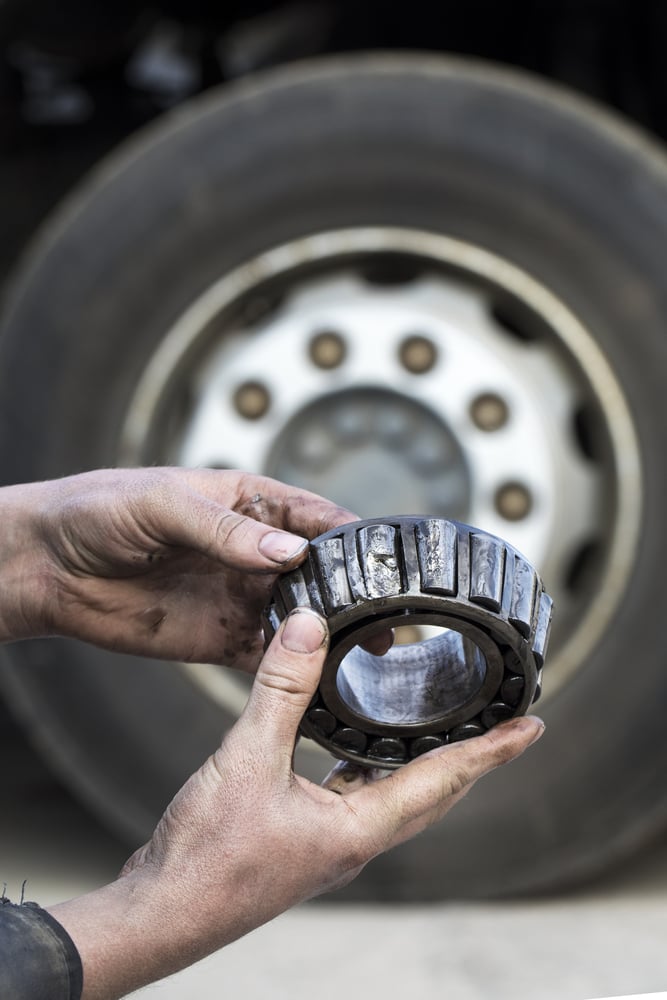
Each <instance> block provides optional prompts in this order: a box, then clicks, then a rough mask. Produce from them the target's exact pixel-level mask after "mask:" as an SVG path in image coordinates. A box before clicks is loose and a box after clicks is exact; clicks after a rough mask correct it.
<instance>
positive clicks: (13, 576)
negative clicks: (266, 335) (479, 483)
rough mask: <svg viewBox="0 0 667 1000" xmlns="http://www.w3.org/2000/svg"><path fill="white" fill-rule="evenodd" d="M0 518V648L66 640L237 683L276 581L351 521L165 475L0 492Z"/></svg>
mask: <svg viewBox="0 0 667 1000" xmlns="http://www.w3.org/2000/svg"><path fill="white" fill-rule="evenodd" d="M0 511H1V512H2V515H3V525H4V526H5V527H3V533H4V540H3V542H2V545H3V547H4V551H3V552H2V553H1V555H2V560H1V564H2V573H3V574H4V578H3V594H4V595H5V597H4V598H3V607H2V611H1V617H0V639H17V638H24V637H28V636H33V635H45V634H58V635H68V636H74V637H76V638H78V639H84V640H87V641H89V642H93V643H95V644H97V645H100V646H105V647H107V648H109V649H114V650H119V651H123V652H131V653H135V654H137V655H143V656H153V657H159V658H164V659H173V660H187V661H205V662H209V663H224V664H226V665H228V666H234V667H237V668H240V669H243V670H249V671H254V670H255V669H256V667H257V664H258V662H259V660H260V657H261V651H262V636H261V631H260V612H261V609H262V607H263V606H264V604H265V603H266V598H267V596H268V594H269V591H270V589H271V586H272V585H273V582H274V580H275V579H276V575H277V574H278V573H282V572H284V571H285V570H289V569H292V568H294V567H295V566H296V565H298V563H299V562H301V561H302V560H303V559H304V558H305V556H306V551H307V539H311V538H314V537H315V536H316V535H318V534H320V533H321V532H323V531H327V530H328V529H329V528H333V527H335V526H337V525H339V524H343V523H345V522H347V521H351V520H354V517H355V515H353V514H351V513H350V512H349V511H347V510H344V509H343V508H341V507H337V506H336V505H335V504H333V503H329V502H328V501H327V500H324V499H323V498H322V497H319V496H316V495H315V494H313V493H308V492H306V491H305V490H299V489H296V488H293V487H289V486H285V485H283V484H281V483H278V482H275V481H274V480H271V479H267V478H265V477H261V476H252V475H248V474H244V473H241V472H236V471H216V470H211V469H177V468H151V469H121V470H102V471H98V472H90V473H83V474H81V475H78V476H70V477H68V478H65V479H60V480H55V481H52V482H44V483H31V484H26V485H21V486H10V487H6V488H4V489H3V490H1V491H0ZM387 645H388V642H387V643H386V645H385V647H384V648H385V649H386V648H387ZM377 651H378V652H382V651H384V650H382V649H378V650H377Z"/></svg>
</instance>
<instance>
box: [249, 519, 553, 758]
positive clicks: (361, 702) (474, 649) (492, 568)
mask: <svg viewBox="0 0 667 1000" xmlns="http://www.w3.org/2000/svg"><path fill="white" fill-rule="evenodd" d="M297 607H310V608H312V609H313V610H315V611H317V612H318V613H319V614H321V615H323V616H324V617H325V618H326V619H327V621H328V624H329V630H330V635H331V642H330V649H329V654H328V656H327V659H326V662H325V664H324V668H323V671H322V677H321V681H320V685H319V687H318V690H317V693H316V695H315V697H314V698H313V701H312V702H311V704H310V706H309V708H308V710H307V711H306V714H305V716H304V718H303V720H302V723H301V731H302V733H303V734H304V735H305V736H308V737H310V738H311V739H313V740H315V741H316V742H317V743H319V744H320V745H321V746H323V747H325V748H326V749H327V750H329V751H330V752H331V753H332V754H333V755H334V756H336V757H339V758H341V759H344V760H350V761H354V762H356V763H361V764H367V765H371V766H376V767H378V766H379V767H383V768H393V767H399V766H400V765H401V764H405V763H407V761H409V760H410V759H412V758H414V757H416V756H419V755H420V754H422V753H426V752H427V751H429V750H431V749H434V748H435V747H439V746H444V745H445V744H447V743H453V742H456V741H458V740H462V739H467V738H469V737H471V736H476V735H479V734H481V733H484V732H486V731H487V730H488V729H490V728H491V727H492V726H494V725H496V724H497V723H498V722H501V721H503V720H505V719H509V718H513V717H514V716H517V715H523V714H525V712H526V711H527V710H528V708H529V707H530V705H531V704H532V703H533V702H534V701H536V700H537V698H538V697H539V693H540V687H541V673H542V667H543V664H544V658H545V654H546V649H547V643H548V638H549V630H550V626H551V616H552V601H551V598H550V597H549V595H548V594H547V593H546V592H545V590H544V586H543V584H542V581H541V579H540V577H539V575H538V573H537V572H536V570H535V569H534V568H533V567H532V566H531V565H530V563H529V562H528V561H527V560H526V559H525V557H524V556H522V555H521V554H520V553H519V552H517V550H516V549H515V548H513V546H511V545H509V544H508V543H507V542H505V541H503V540H502V539H501V538H498V537H496V536H494V535H491V534H488V533H487V532H484V531H480V530H478V529H477V528H473V527H471V526H470V525H467V524H462V523H460V522H457V521H449V520H444V519H442V518H429V517H407V516H401V517H388V518H372V519H369V520H363V521H354V522H351V523H350V524H347V525H344V526H343V527H339V528H335V529H333V530H332V531H329V532H327V533H326V534H323V535H320V536H319V537H318V538H316V539H315V540H314V541H313V542H311V545H310V550H309V554H308V558H307V560H306V562H305V563H304V564H303V565H302V566H300V567H299V568H298V569H296V570H293V571H292V572H290V573H287V574H285V575H284V576H281V577H280V578H279V579H278V581H277V583H276V586H275V588H274V591H273V594H272V597H271V601H270V603H269V605H268V607H267V608H266V610H265V613H264V631H265V636H266V640H267V643H268V642H270V640H271V638H272V637H273V635H274V634H275V632H276V631H277V629H278V628H279V626H280V624H281V622H282V621H283V620H284V619H285V617H286V616H287V615H288V614H289V613H290V611H292V610H293V609H294V608H297ZM404 625H413V626H431V628H430V629H428V630H427V631H428V632H430V633H431V635H430V637H429V638H424V639H422V640H421V641H419V642H416V643H411V644H407V645H397V644H395V645H394V646H393V647H392V649H391V650H390V651H389V652H388V653H386V654H385V655H384V656H374V655H372V654H371V653H370V652H368V651H367V650H366V649H364V648H363V647H362V645H361V644H363V643H365V642H366V641H367V640H368V639H369V638H370V637H372V636H373V635H375V634H376V633H377V632H379V631H381V630H383V629H386V628H396V627H399V626H404Z"/></svg>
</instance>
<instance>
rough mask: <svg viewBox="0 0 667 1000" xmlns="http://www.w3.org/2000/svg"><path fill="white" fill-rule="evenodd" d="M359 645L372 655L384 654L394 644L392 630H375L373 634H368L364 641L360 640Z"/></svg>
mask: <svg viewBox="0 0 667 1000" xmlns="http://www.w3.org/2000/svg"><path fill="white" fill-rule="evenodd" d="M359 645H360V646H361V647H362V649H365V650H366V652H367V653H371V654H372V655H373V656H384V654H385V653H388V652H389V650H390V649H391V647H392V646H393V645H394V630H393V629H390V628H386V629H383V630H382V631H381V632H376V634H375V635H371V636H369V638H368V639H366V641H365V642H361V643H359Z"/></svg>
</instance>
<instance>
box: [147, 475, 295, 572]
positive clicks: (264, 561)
mask: <svg viewBox="0 0 667 1000" xmlns="http://www.w3.org/2000/svg"><path fill="white" fill-rule="evenodd" d="M155 502H156V503H157V502H158V501H157V500H156V501H155ZM159 514H160V515H161V518H162V523H163V525H164V526H165V527H167V528H168V532H169V540H170V541H176V542H178V543H179V544H181V545H185V546H188V547H190V548H193V549H196V550H197V551H199V552H203V553H205V554H206V555H208V556H211V557H212V558H214V559H218V560H219V561H220V562H222V563H224V564H225V565H226V566H233V567H234V568H235V569H243V570H250V571H253V570H254V571H255V572H265V573H276V572H278V571H280V570H283V569H291V568H292V567H293V566H296V565H297V564H298V563H299V562H301V559H302V558H303V556H304V555H305V554H306V550H307V548H308V541H307V539H305V538H302V537H301V536H300V535H295V534H293V533H292V532H290V531H282V530H280V529H279V528H274V527H273V526H272V525H270V524H262V522H261V521H256V520H255V519H254V518H252V517H246V516H244V515H243V514H237V513H236V512H235V511H233V510H230V509H229V507H225V506H224V505H223V504H220V503H217V502H216V501H215V500H212V499H210V498H209V497H206V496H203V495H202V494H201V493H198V492H195V491H191V490H182V491H177V490H173V492H172V493H171V495H170V497H169V501H168V505H167V509H166V510H163V509H162V507H161V506H160V508H159Z"/></svg>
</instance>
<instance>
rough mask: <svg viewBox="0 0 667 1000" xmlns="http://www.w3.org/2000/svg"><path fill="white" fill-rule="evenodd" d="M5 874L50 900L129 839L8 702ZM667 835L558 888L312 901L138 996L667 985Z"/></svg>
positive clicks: (0, 849) (510, 993) (92, 874)
mask: <svg viewBox="0 0 667 1000" xmlns="http://www.w3.org/2000/svg"><path fill="white" fill-rule="evenodd" d="M0 748H1V751H2V760H3V781H2V788H3V793H2V798H3V801H2V809H1V810H0V883H2V882H6V883H7V892H8V895H10V896H11V897H12V898H13V899H16V898H18V897H19V895H20V891H21V883H22V881H23V879H25V878H27V879H28V883H27V886H26V898H28V899H36V900H38V901H39V902H41V903H43V904H45V903H49V902H54V901H56V900H58V899H62V898H66V897H70V896H72V895H76V894H79V893H81V892H84V891H86V890H88V889H91V888H94V887H95V886H97V885H99V884H101V883H102V882H104V881H105V880H108V879H109V878H112V877H113V875H114V873H115V872H116V871H117V870H118V868H119V867H120V865H121V864H122V862H123V860H124V859H125V856H126V854H127V853H128V852H127V850H126V848H125V847H124V846H123V845H121V844H119V843H118V842H117V841H116V840H114V838H113V837H111V836H109V835H108V834H107V833H105V832H104V831H103V830H102V829H101V828H100V827H99V826H98V825H97V824H96V822H95V821H94V820H92V819H91V818H90V816H89V815H88V814H87V813H86V812H85V811H84V810H83V809H82V808H81V807H80V806H78V805H77V804H76V803H75V802H74V801H73V800H72V799H71V798H70V797H69V795H67V793H65V792H64V791H63V789H62V788H61V787H60V786H59V785H58V783H57V782H56V781H55V780H54V779H53V778H52V777H51V776H50V775H49V774H48V772H47V771H46V769H45V767H44V766H43V764H42V763H41V762H40V761H39V759H38V758H37V757H36V756H35V755H34V754H33V753H32V752H31V751H30V750H29V749H28V747H27V746H26V744H25V741H24V740H23V739H22V737H21V736H20V734H19V733H18V731H17V730H16V728H15V727H14V726H13V724H12V722H11V720H9V719H7V718H6V717H5V715H4V713H3V712H2V710H1V709H0ZM666 936H667V838H666V842H665V844H664V845H661V844H657V845H655V847H654V848H653V849H652V851H651V852H650V853H649V852H647V853H645V854H644V856H643V857H641V858H638V859H636V860H635V861H634V862H633V863H632V864H630V865H626V866H625V868H624V869H623V870H622V871H617V872H615V873H614V874H613V876H609V877H608V878H606V879H605V880H604V881H603V882H598V883H596V884H595V885H594V886H589V887H587V888H586V889H583V890H580V891H578V892H577V893H575V894H572V893H570V894H568V895H564V896H560V897H552V898H549V899H540V900H531V901H528V902H511V903H493V904H491V903H484V904H480V903H474V904H473V903H468V904H466V903H451V902H450V903H442V904H438V905H434V906H420V905H414V906H400V907H399V906H392V907H379V906H342V905H337V906H332V905H324V904H322V903H321V902H320V903H318V904H310V905H306V906H303V907H301V908H299V909H298V910H296V911H294V912H292V913H289V914H286V915H285V916H283V917H281V918H280V919H278V920H276V921H274V922H273V923H272V924H269V925H268V926H266V927H263V928H261V929H260V930H258V931H256V932H255V933H253V934H251V935H249V936H248V937H247V938H245V939H243V940H241V941H239V942H237V943H235V944H233V945H231V946H230V947H228V948H226V949H224V950H223V951H222V952H220V953H218V954H217V955H214V956H212V957H211V958H209V959H206V960H205V961H204V962H202V963H200V964H199V965H197V966H195V967H194V968H192V969H190V970H187V971H185V972H183V973H181V974H179V975H178V976H174V977H172V978H171V979H169V980H165V981H164V982H162V983H158V984H156V985H154V986H152V987H148V988H147V989H145V990H143V991H140V992H139V993H137V994H135V995H134V996H136V997H137V998H141V1000H150V998H151V997H155V998H156V1000H182V998H189V997H196V998H197V1000H214V998H216V1000H218V998H220V997H223V996H227V995H233V996H236V997H243V998H244V1000H265V998H269V997H270V998H271V1000H288V998H289V1000H340V998H341V997H345V998H347V1000H357V998H362V997H367V996H373V997H379V998H381V1000H399V998H400V1000H404V998H406V997H410V998H413V1000H427V998H429V997H431V996H433V997H446V998H447V1000H505V998H510V997H511V998H512V1000H517V998H526V1000H528V998H530V1000H590V998H593V997H603V996H605V997H606V996H620V995H624V994H636V993H649V992H657V991H661V990H667V950H666V948H665V939H666Z"/></svg>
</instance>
